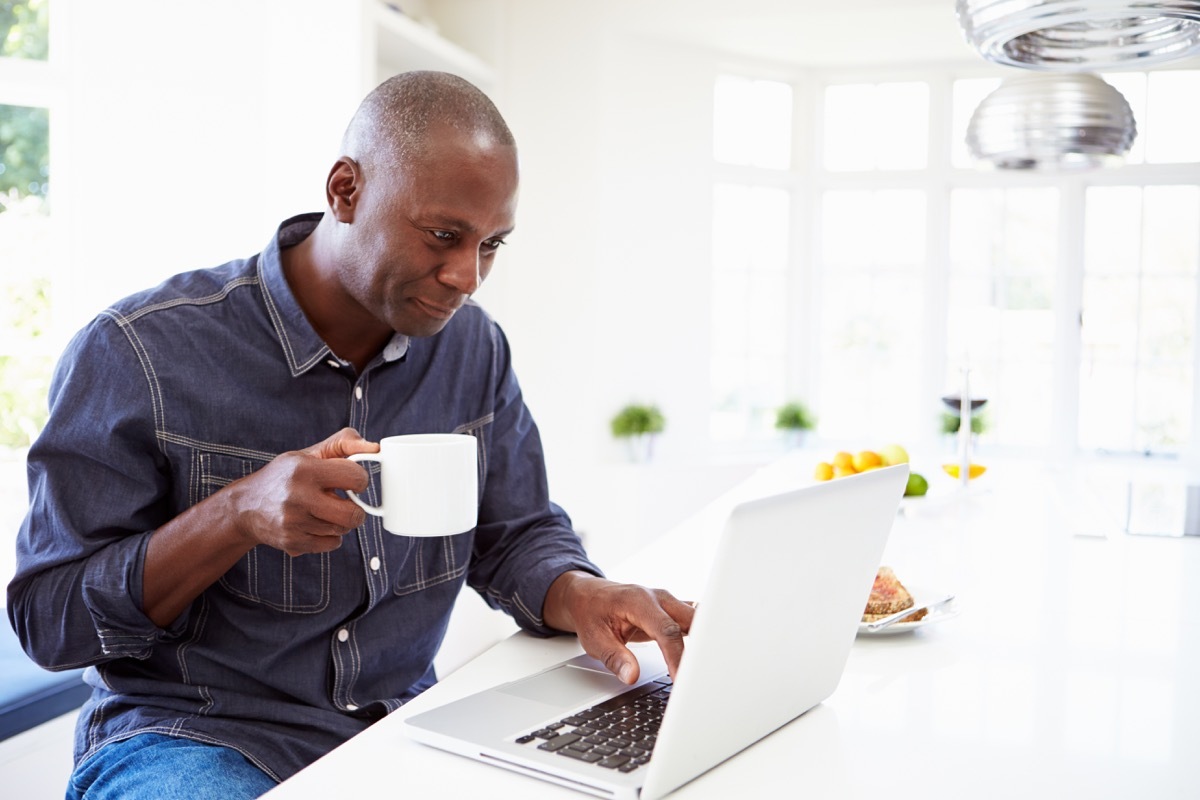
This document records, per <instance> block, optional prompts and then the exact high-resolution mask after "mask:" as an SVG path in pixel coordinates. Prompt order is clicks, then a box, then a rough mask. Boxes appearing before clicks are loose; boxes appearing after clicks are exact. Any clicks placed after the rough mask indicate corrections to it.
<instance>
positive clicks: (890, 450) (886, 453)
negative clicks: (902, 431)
mask: <svg viewBox="0 0 1200 800" xmlns="http://www.w3.org/2000/svg"><path fill="white" fill-rule="evenodd" d="M879 457H880V458H882V459H883V464H884V466H886V467H890V466H892V465H893V464H907V463H908V451H907V450H905V449H904V448H903V447H901V446H900V445H898V444H889V445H886V446H884V447H881V448H879Z"/></svg>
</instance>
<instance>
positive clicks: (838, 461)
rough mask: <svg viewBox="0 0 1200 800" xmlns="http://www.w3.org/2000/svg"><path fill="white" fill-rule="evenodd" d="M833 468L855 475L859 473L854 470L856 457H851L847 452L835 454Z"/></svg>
mask: <svg viewBox="0 0 1200 800" xmlns="http://www.w3.org/2000/svg"><path fill="white" fill-rule="evenodd" d="M833 468H834V469H842V470H848V471H849V472H850V473H854V472H856V471H857V470H855V469H854V456H852V455H850V454H849V453H847V452H846V451H845V450H842V451H839V452H837V453H835V454H834V456H833Z"/></svg>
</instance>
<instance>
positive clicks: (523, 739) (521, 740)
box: [517, 733, 537, 744]
mask: <svg viewBox="0 0 1200 800" xmlns="http://www.w3.org/2000/svg"><path fill="white" fill-rule="evenodd" d="M536 738H537V737H536V736H534V735H533V734H532V733H527V734H525V735H524V736H518V737H517V744H529V743H530V742H532V741H533V740H534V739H536Z"/></svg>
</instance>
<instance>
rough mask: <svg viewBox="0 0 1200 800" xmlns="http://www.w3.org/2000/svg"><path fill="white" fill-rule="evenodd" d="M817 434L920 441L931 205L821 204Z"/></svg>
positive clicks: (891, 199)
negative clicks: (920, 380) (925, 277)
mask: <svg viewBox="0 0 1200 800" xmlns="http://www.w3.org/2000/svg"><path fill="white" fill-rule="evenodd" d="M821 214H822V239H823V248H822V252H823V259H822V261H823V263H822V277H821V320H820V365H819V376H820V383H819V386H820V389H819V393H820V398H819V411H818V416H819V417H820V428H821V432H822V434H823V435H825V436H830V437H833V438H854V439H861V438H866V437H871V436H874V437H877V438H880V439H881V440H889V439H899V438H906V437H907V438H915V436H916V433H917V426H918V425H919V424H920V420H921V419H922V415H921V407H920V401H921V398H920V397H919V385H918V380H917V376H918V375H919V374H920V366H921V346H920V341H921V322H920V321H921V319H922V318H923V314H924V295H923V292H922V280H923V269H924V263H925V230H926V224H925V215H926V197H925V193H924V192H919V191H879V192H868V191H861V192H860V191H830V192H826V193H825V194H824V195H823V197H822V206H821Z"/></svg>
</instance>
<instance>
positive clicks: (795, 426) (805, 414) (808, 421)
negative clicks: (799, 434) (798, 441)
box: [775, 401, 817, 431]
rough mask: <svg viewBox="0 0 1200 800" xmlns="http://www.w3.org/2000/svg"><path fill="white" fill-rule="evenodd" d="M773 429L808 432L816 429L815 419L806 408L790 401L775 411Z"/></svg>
mask: <svg viewBox="0 0 1200 800" xmlns="http://www.w3.org/2000/svg"><path fill="white" fill-rule="evenodd" d="M775 427H776V428H778V429H779V430H797V431H810V430H812V429H813V428H815V427H817V418H816V417H815V416H813V413H812V412H811V411H809V410H808V406H806V405H804V404H803V403H801V402H799V401H792V402H790V403H785V404H783V405H782V406H780V407H779V408H778V409H777V410H776V412H775Z"/></svg>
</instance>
